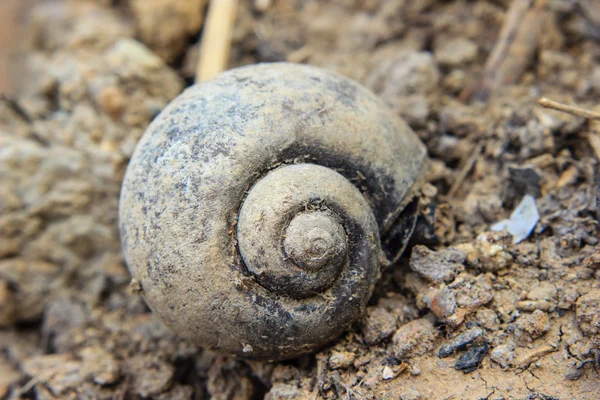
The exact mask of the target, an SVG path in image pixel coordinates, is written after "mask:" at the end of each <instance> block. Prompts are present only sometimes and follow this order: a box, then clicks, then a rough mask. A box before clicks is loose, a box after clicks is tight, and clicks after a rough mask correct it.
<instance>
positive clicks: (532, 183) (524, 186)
mask: <svg viewBox="0 0 600 400" xmlns="http://www.w3.org/2000/svg"><path fill="white" fill-rule="evenodd" d="M508 175H509V176H508V197H511V198H512V199H513V200H516V201H518V200H519V199H521V198H522V197H523V196H524V195H526V194H530V195H532V196H533V197H540V196H541V195H542V192H541V190H540V181H541V180H542V177H541V176H540V174H538V172H537V171H536V170H535V168H534V167H533V166H530V165H510V166H508Z"/></svg>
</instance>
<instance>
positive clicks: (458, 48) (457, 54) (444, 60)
mask: <svg viewBox="0 0 600 400" xmlns="http://www.w3.org/2000/svg"><path fill="white" fill-rule="evenodd" d="M434 47H435V48H434V54H435V60H436V61H437V62H438V63H439V64H440V65H448V66H458V65H461V64H464V63H468V62H471V61H473V60H474V59H475V57H477V50H478V48H477V44H476V43H475V42H473V41H471V40H469V39H467V38H463V37H460V38H454V39H449V40H448V39H446V40H437V41H436V43H435V46H434Z"/></svg>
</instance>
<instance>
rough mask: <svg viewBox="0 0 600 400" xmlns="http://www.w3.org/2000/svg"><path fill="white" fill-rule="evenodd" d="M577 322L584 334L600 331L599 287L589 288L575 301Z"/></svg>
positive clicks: (594, 333)
mask: <svg viewBox="0 0 600 400" xmlns="http://www.w3.org/2000/svg"><path fill="white" fill-rule="evenodd" d="M575 315H576V316H577V323H578V324H579V329H581V331H582V332H583V333H584V334H587V335H596V334H597V333H599V332H600V289H593V290H590V291H589V292H588V293H587V294H584V295H583V296H581V297H580V298H579V299H577V303H576V312H575Z"/></svg>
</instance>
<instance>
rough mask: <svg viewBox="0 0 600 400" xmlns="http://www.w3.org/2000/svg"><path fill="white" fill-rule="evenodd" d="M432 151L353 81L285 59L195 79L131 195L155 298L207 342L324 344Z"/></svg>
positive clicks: (156, 136) (358, 294)
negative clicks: (206, 79)
mask: <svg viewBox="0 0 600 400" xmlns="http://www.w3.org/2000/svg"><path fill="white" fill-rule="evenodd" d="M425 159H426V152H425V148H424V146H423V144H422V143H421V142H420V141H419V139H418V138H417V137H416V135H415V134H414V133H413V132H412V131H411V130H410V128H409V127H408V126H407V125H406V124H405V123H404V122H403V121H401V120H400V119H399V118H398V117H397V116H395V115H394V114H393V113H392V112H391V111H390V110H389V109H387V107H386V106H385V105H384V104H382V102H381V101H380V100H378V99H377V98H376V97H375V96H374V95H373V94H372V93H370V92H369V91H368V90H366V89H365V88H363V87H362V86H360V85H358V84H357V83H355V82H353V81H351V80H349V79H346V78H343V77H340V76H338V75H335V74H332V73H329V72H326V71H323V70H321V69H318V68H314V67H309V66H301V65H294V64H285V63H284V64H265V65H256V66H251V67H243V68H239V69H235V70H231V71H228V72H226V73H224V74H221V75H220V76H219V77H217V78H216V79H215V80H214V81H211V82H206V83H203V84H200V85H196V86H193V87H191V88H190V89H188V90H186V91H185V92H184V93H183V94H181V95H180V96H179V97H178V98H177V99H175V100H174V101H173V102H172V103H171V104H170V105H169V106H167V107H166V108H165V109H164V110H163V111H162V112H161V114H160V115H159V116H158V117H157V118H156V119H155V120H154V121H153V123H152V124H151V125H150V127H149V128H148V130H147V131H146V133H145V134H144V135H143V137H142V139H141V140H140V142H139V143H138V146H137V147H136V150H135V152H134V155H133V157H132V159H131V162H130V164H129V166H128V168H127V171H126V174H125V178H124V182H123V187H122V191H121V200H120V209H119V225H120V232H121V240H122V244H123V250H124V254H125V259H126V262H127V265H128V267H129V269H130V271H131V274H132V276H133V277H134V278H135V279H137V280H138V281H139V282H140V283H141V286H142V288H143V292H142V293H143V296H144V298H145V300H146V302H147V303H148V305H149V306H150V308H151V309H152V310H153V311H154V312H155V313H156V314H158V315H159V316H160V317H161V319H162V320H163V321H164V322H165V323H166V324H167V325H168V326H170V327H171V328H172V329H173V330H174V331H176V332H177V333H179V334H180V335H182V336H184V337H186V338H188V339H190V340H191V341H193V342H195V343H197V344H199V345H201V346H206V347H209V348H213V349H215V350H217V351H221V352H225V353H229V354H234V355H239V356H243V357H250V358H261V359H269V360H278V359H285V358H291V357H295V356H298V355H299V354H303V353H307V352H311V351H314V350H316V349H318V348H319V347H321V346H323V345H324V344H326V343H328V342H329V341H331V340H333V339H334V338H335V337H337V336H338V335H339V334H340V333H341V332H343V330H344V329H345V328H347V327H348V326H349V325H350V324H351V323H352V322H353V321H355V320H356V319H357V318H358V317H359V316H360V314H361V312H362V310H364V307H365V306H366V304H367V301H368V299H369V297H370V295H371V293H372V290H373V288H374V285H375V282H376V279H377V276H378V273H379V257H380V255H381V245H380V234H385V232H386V231H387V230H388V229H389V228H390V226H391V224H392V223H393V222H394V220H395V218H396V217H397V216H398V214H399V213H400V212H401V211H402V209H403V207H404V205H405V204H406V202H407V197H408V196H409V194H410V193H411V191H412V190H413V186H414V185H415V182H416V181H417V179H418V178H419V176H420V175H421V171H422V169H423V164H424V162H425ZM267 228H268V229H267ZM271 228H272V229H271Z"/></svg>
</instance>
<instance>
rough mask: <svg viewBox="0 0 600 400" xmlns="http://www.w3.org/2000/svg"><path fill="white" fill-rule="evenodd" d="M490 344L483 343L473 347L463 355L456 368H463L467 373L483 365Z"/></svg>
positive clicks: (457, 361) (455, 365)
mask: <svg viewBox="0 0 600 400" xmlns="http://www.w3.org/2000/svg"><path fill="white" fill-rule="evenodd" d="M488 350H489V346H488V344H487V343H485V342H484V343H482V344H480V345H479V346H476V347H473V348H472V349H471V350H469V351H468V352H466V353H465V354H463V355H461V356H460V357H459V358H458V360H456V364H454V368H455V369H458V370H462V371H463V372H464V373H465V374H467V373H469V372H473V371H475V370H476V369H477V368H479V366H480V365H481V362H482V361H483V357H485V355H486V354H487V352H488Z"/></svg>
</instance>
